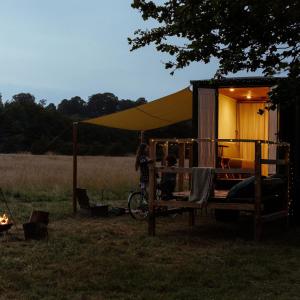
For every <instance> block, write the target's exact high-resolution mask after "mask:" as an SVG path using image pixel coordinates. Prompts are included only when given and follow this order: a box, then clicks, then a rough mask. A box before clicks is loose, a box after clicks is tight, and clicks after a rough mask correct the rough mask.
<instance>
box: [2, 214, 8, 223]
mask: <svg viewBox="0 0 300 300" xmlns="http://www.w3.org/2000/svg"><path fill="white" fill-rule="evenodd" d="M5 224H8V217H7V216H6V214H3V215H2V216H0V225H5Z"/></svg>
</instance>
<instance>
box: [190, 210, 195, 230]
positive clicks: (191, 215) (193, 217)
mask: <svg viewBox="0 0 300 300" xmlns="http://www.w3.org/2000/svg"><path fill="white" fill-rule="evenodd" d="M195 214H196V209H195V208H190V209H189V226H191V227H192V226H195Z"/></svg>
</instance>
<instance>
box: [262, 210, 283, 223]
mask: <svg viewBox="0 0 300 300" xmlns="http://www.w3.org/2000/svg"><path fill="white" fill-rule="evenodd" d="M287 217H288V211H287V210H282V211H277V212H274V213H272V214H267V215H263V216H261V221H262V222H264V223H266V222H270V221H273V220H278V219H282V218H287Z"/></svg>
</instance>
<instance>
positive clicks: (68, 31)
mask: <svg viewBox="0 0 300 300" xmlns="http://www.w3.org/2000/svg"><path fill="white" fill-rule="evenodd" d="M131 2H132V1H131V0H113V1H107V0H100V1H99V0H85V1H82V0H51V1H41V0H22V1H20V0H1V2H0V38H1V44H0V70H1V74H0V92H1V94H2V96H3V99H4V100H9V99H11V97H12V95H14V94H17V93H20V92H28V93H32V94H33V95H34V96H35V97H36V99H37V100H40V99H47V101H48V103H50V102H54V103H58V102H60V101H61V100H62V99H63V98H70V97H72V96H77V95H78V96H81V97H82V98H83V99H85V100H87V98H88V96H90V95H92V94H95V93H103V92H112V93H114V94H115V95H116V96H118V97H119V98H120V99H132V100H136V99H137V98H138V97H145V98H146V99H147V100H149V101H150V100H153V99H156V98H158V97H162V96H164V95H167V94H168V93H172V92H175V91H177V90H179V89H182V88H184V87H186V86H188V85H189V81H190V80H195V79H208V78H211V77H212V76H213V75H214V73H215V71H216V68H217V64H216V63H211V64H209V65H204V64H199V63H194V64H192V65H191V66H190V67H188V68H186V69H184V70H180V71H177V72H176V73H175V75H174V76H171V75H170V74H169V73H170V71H169V70H165V69H164V66H163V64H162V61H167V60H168V57H166V56H163V55H162V54H161V53H158V52H157V51H156V50H155V49H154V48H153V47H146V48H143V49H140V50H137V51H134V52H130V51H129V49H130V47H129V45H128V43H127V37H129V36H133V32H134V30H136V29H138V28H147V27H148V28H149V27H150V26H149V24H148V25H147V24H146V23H145V22H143V20H142V18H141V17H140V15H139V13H138V11H136V10H133V9H132V8H131V6H130V3H131Z"/></svg>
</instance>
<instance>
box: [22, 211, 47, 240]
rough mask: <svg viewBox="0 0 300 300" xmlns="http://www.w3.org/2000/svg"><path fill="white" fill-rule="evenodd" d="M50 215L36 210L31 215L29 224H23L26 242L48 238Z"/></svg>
mask: <svg viewBox="0 0 300 300" xmlns="http://www.w3.org/2000/svg"><path fill="white" fill-rule="evenodd" d="M48 223H49V213H48V212H46V211H40V210H35V211H33V212H32V213H31V216H30V218H29V222H28V223H25V224H23V229H24V236H25V240H31V239H33V240H41V239H45V238H48V228H47V225H48Z"/></svg>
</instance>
